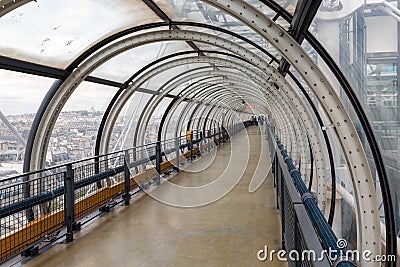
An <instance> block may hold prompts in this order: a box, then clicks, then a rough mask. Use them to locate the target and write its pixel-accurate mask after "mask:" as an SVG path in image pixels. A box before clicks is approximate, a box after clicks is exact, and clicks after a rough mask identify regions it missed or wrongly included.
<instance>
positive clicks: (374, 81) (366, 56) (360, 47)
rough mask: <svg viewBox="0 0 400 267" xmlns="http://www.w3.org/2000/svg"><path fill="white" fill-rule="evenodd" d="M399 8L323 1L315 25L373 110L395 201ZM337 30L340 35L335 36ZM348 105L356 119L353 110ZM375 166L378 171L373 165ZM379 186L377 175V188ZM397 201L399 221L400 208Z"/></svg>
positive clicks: (398, 192) (399, 160) (399, 138)
mask: <svg viewBox="0 0 400 267" xmlns="http://www.w3.org/2000/svg"><path fill="white" fill-rule="evenodd" d="M398 14H400V13H399V9H398V1H381V2H380V3H376V1H333V2H332V4H328V3H327V2H324V1H323V4H322V6H321V7H320V10H319V12H318V14H317V16H316V18H315V19H314V21H313V27H312V28H311V29H310V30H311V32H312V34H313V35H314V36H315V37H316V38H317V39H318V41H319V42H320V43H321V44H322V45H323V46H324V47H325V49H326V50H327V51H328V52H329V54H330V55H331V57H332V58H333V60H334V61H335V62H336V64H337V65H338V66H339V67H340V69H341V70H342V72H343V74H344V75H345V76H346V78H347V79H348V81H349V82H350V84H351V86H352V88H353V89H354V90H355V93H356V95H357V96H358V100H359V101H360V103H361V104H362V106H363V109H364V111H365V112H366V114H367V116H368V119H369V122H370V124H371V125H372V128H373V130H374V134H375V137H376V139H377V141H378V142H379V146H380V150H381V153H382V154H383V159H384V162H385V165H386V171H387V174H388V176H389V179H390V183H391V190H392V194H394V195H395V201H394V203H399V202H400V181H399V177H400V168H399V166H400V110H399V106H400V105H399V100H400V96H399V95H400V92H399V86H398V77H399V72H398V64H399V63H398V62H399V61H398V57H399V47H400V42H399V36H400V35H399V26H398V22H399V19H400V17H399V16H398ZM332 35H335V36H340V38H339V39H337V38H336V39H335V38H330V37H331V36H332ZM341 94H342V95H343V93H341ZM344 99H345V101H346V98H345V97H344ZM349 111H350V114H351V115H352V116H353V119H354V120H355V121H357V119H356V118H355V115H354V112H353V111H352V110H351V109H350V110H349ZM356 127H357V128H358V130H359V133H360V134H361V139H362V140H363V141H364V145H365V147H366V152H367V156H368V158H369V161H370V163H371V164H372V166H373V155H372V152H371V150H370V148H369V146H368V145H367V142H366V140H365V135H364V133H363V131H362V129H361V126H360V125H359V124H356ZM372 172H373V174H375V170H374V168H373V169H372ZM379 187H380V185H379V182H378V181H377V182H376V188H377V191H378V192H379V190H380V189H379ZM378 201H381V199H380V198H378ZM378 205H379V206H380V207H381V209H382V206H381V205H380V203H378ZM396 206H397V207H396V220H397V226H398V227H399V225H400V209H399V206H398V204H396ZM381 212H382V213H383V211H382V210H381ZM398 229H399V228H398ZM398 235H399V234H398Z"/></svg>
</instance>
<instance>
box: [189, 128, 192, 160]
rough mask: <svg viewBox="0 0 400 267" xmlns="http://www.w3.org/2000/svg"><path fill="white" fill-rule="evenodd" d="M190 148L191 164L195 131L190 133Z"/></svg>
mask: <svg viewBox="0 0 400 267" xmlns="http://www.w3.org/2000/svg"><path fill="white" fill-rule="evenodd" d="M189 148H190V162H192V161H193V131H191V132H190V142H189Z"/></svg>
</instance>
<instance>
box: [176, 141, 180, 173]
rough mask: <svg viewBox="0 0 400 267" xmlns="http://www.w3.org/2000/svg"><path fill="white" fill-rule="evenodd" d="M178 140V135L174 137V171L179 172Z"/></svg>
mask: <svg viewBox="0 0 400 267" xmlns="http://www.w3.org/2000/svg"><path fill="white" fill-rule="evenodd" d="M179 140H180V137H177V138H176V139H175V158H176V171H177V172H179V169H180V168H179V164H180V163H179Z"/></svg>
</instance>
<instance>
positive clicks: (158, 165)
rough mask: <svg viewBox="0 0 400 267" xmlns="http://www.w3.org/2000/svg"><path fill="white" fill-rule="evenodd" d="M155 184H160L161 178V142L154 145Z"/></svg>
mask: <svg viewBox="0 0 400 267" xmlns="http://www.w3.org/2000/svg"><path fill="white" fill-rule="evenodd" d="M156 172H157V173H156V184H157V185H159V184H160V177H161V142H160V141H157V143H156Z"/></svg>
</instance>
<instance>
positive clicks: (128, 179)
mask: <svg viewBox="0 0 400 267" xmlns="http://www.w3.org/2000/svg"><path fill="white" fill-rule="evenodd" d="M129 165H130V159H129V152H128V150H125V157H124V196H123V199H124V203H125V206H128V205H129V200H130V199H131V195H130V194H129V191H130V190H131V172H130V169H129Z"/></svg>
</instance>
